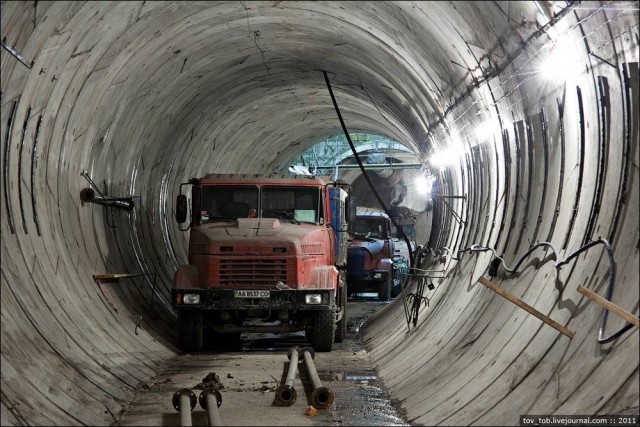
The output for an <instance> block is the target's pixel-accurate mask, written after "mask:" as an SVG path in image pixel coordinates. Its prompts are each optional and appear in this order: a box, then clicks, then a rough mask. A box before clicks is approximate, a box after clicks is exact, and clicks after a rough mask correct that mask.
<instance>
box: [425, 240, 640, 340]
mask: <svg viewBox="0 0 640 427" xmlns="http://www.w3.org/2000/svg"><path fill="white" fill-rule="evenodd" d="M600 244H601V245H603V246H604V247H605V249H606V251H607V255H608V259H609V284H608V286H607V292H606V299H607V301H609V302H610V301H611V297H612V295H613V289H614V287H615V276H616V265H615V260H614V259H613V250H612V249H611V245H610V244H609V242H608V241H607V240H606V239H602V238H599V239H598V240H594V241H592V242H589V243H587V244H586V245H584V246H582V247H581V248H580V249H578V250H576V251H575V252H572V253H571V254H570V255H569V256H567V257H566V258H564V259H563V258H561V257H560V254H559V252H558V250H557V249H556V247H555V246H554V245H553V244H552V243H550V242H538V243H536V244H535V245H533V246H532V247H531V248H529V250H528V251H527V252H526V253H525V254H524V255H523V256H521V257H520V258H519V259H518V262H517V263H516V264H515V266H514V267H509V266H507V265H506V262H505V260H504V258H503V257H502V256H500V255H498V253H497V252H496V250H495V249H494V248H491V247H488V246H480V245H478V244H473V245H471V246H469V247H468V248H465V249H459V250H458V251H456V255H455V256H454V255H453V251H452V250H451V249H449V248H447V247H443V248H442V250H441V251H434V250H433V249H431V248H425V249H424V251H426V252H428V253H429V254H431V255H432V256H434V257H442V256H445V255H446V254H447V253H448V254H450V256H451V259H452V260H456V261H460V255H461V254H463V253H465V252H486V251H491V252H492V253H493V256H494V261H495V260H499V261H500V264H501V265H502V268H503V269H504V270H505V271H506V272H507V273H509V274H515V273H517V271H518V268H519V267H520V266H521V265H522V263H523V262H524V261H525V260H526V259H527V258H528V257H529V255H530V254H531V253H532V252H533V251H534V250H536V249H537V248H539V247H545V248H548V249H551V250H552V251H553V255H554V257H555V263H554V267H555V268H556V270H560V269H561V268H562V266H564V265H566V264H568V263H569V262H570V261H571V260H572V259H574V258H576V257H577V256H578V255H580V254H581V253H583V252H585V251H587V250H588V249H590V248H592V247H594V246H596V245H600ZM608 317H609V310H608V309H607V308H603V310H602V317H601V320H600V327H599V329H598V343H600V344H606V343H609V342H611V341H613V340H615V339H617V338H619V337H620V336H621V335H622V334H624V333H625V332H627V331H628V330H630V329H631V328H633V325H632V324H631V323H628V322H627V324H626V325H624V326H623V327H621V328H620V329H618V330H617V331H616V332H614V333H612V334H611V335H609V336H605V329H606V326H607V319H608Z"/></svg>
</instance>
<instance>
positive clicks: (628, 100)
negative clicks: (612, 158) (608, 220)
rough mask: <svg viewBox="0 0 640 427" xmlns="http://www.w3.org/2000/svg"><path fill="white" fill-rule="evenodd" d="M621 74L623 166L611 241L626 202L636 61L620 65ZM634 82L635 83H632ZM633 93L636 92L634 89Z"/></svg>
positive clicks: (635, 103) (635, 110) (635, 109)
mask: <svg viewBox="0 0 640 427" xmlns="http://www.w3.org/2000/svg"><path fill="white" fill-rule="evenodd" d="M622 76H623V80H624V104H623V105H624V151H623V154H622V157H623V167H622V172H621V177H620V181H622V186H621V187H620V190H619V193H618V197H617V201H618V203H616V213H615V216H614V220H613V226H612V227H611V233H609V240H611V241H612V242H613V240H614V239H615V236H616V231H617V230H618V224H619V222H620V215H621V214H622V210H623V209H622V208H623V206H624V205H625V204H626V203H627V185H628V181H629V163H630V161H631V135H632V133H633V132H632V124H633V121H634V120H635V121H637V120H638V97H637V96H633V95H632V93H633V92H632V88H634V87H635V86H637V84H638V63H637V62H633V63H626V64H623V66H622ZM634 83H635V85H634ZM635 93H638V91H637V90H636V91H635Z"/></svg>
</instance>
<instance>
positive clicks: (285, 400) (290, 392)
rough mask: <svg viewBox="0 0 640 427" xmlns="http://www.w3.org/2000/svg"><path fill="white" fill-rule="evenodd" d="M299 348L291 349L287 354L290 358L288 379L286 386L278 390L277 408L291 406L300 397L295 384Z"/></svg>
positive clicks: (276, 397) (275, 401)
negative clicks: (294, 386)
mask: <svg viewBox="0 0 640 427" xmlns="http://www.w3.org/2000/svg"><path fill="white" fill-rule="evenodd" d="M299 351H300V349H299V347H291V348H290V349H289V351H288V352H287V357H288V358H289V370H288V371H287V379H286V380H285V382H284V384H283V385H281V386H280V387H278V388H277V389H276V396H275V400H274V403H275V404H276V405H277V406H291V405H293V404H294V403H295V402H296V399H297V397H298V395H297V393H296V389H295V388H293V383H294V382H295V380H296V375H297V374H298V360H299Z"/></svg>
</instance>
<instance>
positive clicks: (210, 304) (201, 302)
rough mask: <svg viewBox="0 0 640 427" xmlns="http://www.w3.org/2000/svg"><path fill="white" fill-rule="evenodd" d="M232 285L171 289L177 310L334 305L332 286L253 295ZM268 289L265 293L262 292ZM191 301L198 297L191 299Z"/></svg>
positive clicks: (301, 307) (300, 307) (259, 292)
mask: <svg viewBox="0 0 640 427" xmlns="http://www.w3.org/2000/svg"><path fill="white" fill-rule="evenodd" d="M237 291H238V290H233V289H200V288H194V289H172V290H171V301H172V303H173V307H174V308H176V309H178V310H253V309H260V310H305V311H308V310H326V309H327V308H328V307H331V306H333V305H335V296H334V291H333V289H304V290H300V289H284V290H281V289H271V290H269V289H261V290H259V291H253V290H252V291H251V292H258V293H257V294H254V295H256V297H251V296H248V297H247V296H240V295H238V292H237ZM264 292H268V296H267V295H266V294H265V293H264ZM193 301H198V302H197V303H193Z"/></svg>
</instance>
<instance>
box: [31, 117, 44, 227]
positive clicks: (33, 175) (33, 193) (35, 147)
mask: <svg viewBox="0 0 640 427" xmlns="http://www.w3.org/2000/svg"><path fill="white" fill-rule="evenodd" d="M41 124H42V115H40V117H38V123H37V124H36V132H35V136H34V138H33V149H32V150H31V209H32V211H33V222H34V223H35V224H36V232H37V233H38V236H41V234H40V223H39V222H38V213H37V211H36V191H35V182H36V166H37V164H38V137H39V136H40V125H41Z"/></svg>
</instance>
